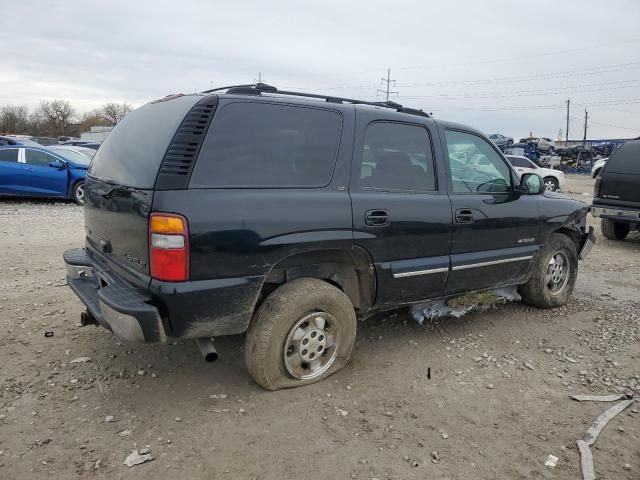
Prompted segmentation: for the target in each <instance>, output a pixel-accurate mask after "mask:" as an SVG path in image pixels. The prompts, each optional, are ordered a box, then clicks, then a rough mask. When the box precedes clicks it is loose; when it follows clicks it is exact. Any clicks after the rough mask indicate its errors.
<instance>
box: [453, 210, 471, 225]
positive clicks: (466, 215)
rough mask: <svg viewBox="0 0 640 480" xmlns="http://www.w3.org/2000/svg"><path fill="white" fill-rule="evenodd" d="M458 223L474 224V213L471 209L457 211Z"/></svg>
mask: <svg viewBox="0 0 640 480" xmlns="http://www.w3.org/2000/svg"><path fill="white" fill-rule="evenodd" d="M456 222H458V223H473V211H472V210H471V209H469V208H460V209H458V210H456Z"/></svg>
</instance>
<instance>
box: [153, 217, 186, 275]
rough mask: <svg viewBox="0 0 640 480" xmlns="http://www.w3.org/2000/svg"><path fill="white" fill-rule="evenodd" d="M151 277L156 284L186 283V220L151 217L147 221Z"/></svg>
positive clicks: (181, 218) (182, 218)
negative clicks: (167, 282) (162, 281)
mask: <svg viewBox="0 0 640 480" xmlns="http://www.w3.org/2000/svg"><path fill="white" fill-rule="evenodd" d="M149 259H150V264H151V276H152V277H153V278H155V279H157V280H165V281H170V282H184V281H185V280H188V279H189V229H188V227H187V219H186V218H184V217H183V216H182V215H177V214H174V213H152V214H151V217H150V219H149Z"/></svg>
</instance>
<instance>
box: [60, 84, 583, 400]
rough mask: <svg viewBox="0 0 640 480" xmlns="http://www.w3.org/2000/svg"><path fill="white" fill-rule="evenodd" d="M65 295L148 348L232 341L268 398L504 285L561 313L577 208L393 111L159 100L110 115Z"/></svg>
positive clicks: (262, 99)
mask: <svg viewBox="0 0 640 480" xmlns="http://www.w3.org/2000/svg"><path fill="white" fill-rule="evenodd" d="M85 196H86V202H85V207H84V208H85V223H86V227H85V229H86V245H85V249H76V250H70V251H67V252H65V254H64V260H65V263H66V267H67V275H68V277H67V278H68V283H69V286H70V287H71V288H72V289H73V291H74V292H75V293H76V294H77V295H78V296H79V297H80V299H81V300H82V301H83V303H84V304H85V305H86V306H87V309H88V312H85V313H84V314H83V322H84V323H92V322H95V321H97V322H98V323H99V324H101V325H102V326H104V327H106V328H107V329H109V330H111V331H112V332H113V333H115V334H116V335H118V336H120V337H123V338H126V339H129V340H138V341H146V342H166V341H167V340H168V339H175V338H183V339H184V338H193V339H196V340H197V343H198V345H199V347H200V349H201V351H202V352H203V355H205V358H207V359H211V360H212V359H215V357H216V356H217V354H216V353H215V350H214V349H213V345H212V343H211V337H215V336H219V335H232V334H240V333H243V332H247V333H246V345H245V356H246V363H247V366H248V369H249V372H250V374H251V375H252V377H253V378H254V379H255V380H256V382H258V383H259V384H260V385H262V386H263V387H265V388H267V389H278V388H283V387H294V386H299V385H304V384H308V383H312V382H315V381H317V380H319V379H322V378H325V377H327V376H328V375H330V374H332V373H334V372H336V371H338V370H340V369H341V368H342V367H343V366H344V365H345V364H346V362H347V360H348V358H349V356H350V354H351V350H352V348H353V344H354V340H355V335H356V320H357V319H358V318H364V317H366V316H368V315H370V314H371V313H374V312H379V311H382V310H386V309H391V308H395V307H399V306H406V305H411V304H416V303H424V302H425V301H432V300H436V299H438V300H442V299H445V298H447V297H453V296H457V295H460V294H463V293H464V292H468V291H472V290H473V291H479V290H489V289H494V288H497V287H501V286H507V285H519V286H520V287H519V290H520V293H521V295H522V297H523V299H524V301H525V302H527V303H529V304H532V305H536V306H539V307H542V308H549V307H556V306H559V305H563V304H565V303H566V302H567V299H568V297H569V295H570V294H571V291H572V289H573V286H574V283H575V280H576V275H577V270H578V258H579V257H580V258H583V257H584V256H585V255H586V254H587V253H588V251H589V249H590V247H591V246H592V244H593V241H594V240H595V239H594V236H593V229H587V224H586V214H587V211H588V206H587V205H585V204H583V203H581V202H577V201H574V200H571V199H569V198H567V197H565V196H563V195H560V194H558V193H549V192H546V193H545V192H544V188H543V185H542V180H541V178H540V177H539V176H537V175H535V174H524V175H523V176H522V178H521V180H520V181H518V176H517V175H516V174H515V172H514V171H513V170H512V169H511V167H510V166H509V163H508V162H507V161H506V160H505V158H504V156H503V155H502V153H501V152H500V151H499V150H498V148H497V147H496V146H495V145H494V144H493V143H492V142H491V141H489V140H488V139H487V138H486V137H485V136H484V135H483V134H481V133H480V132H478V131H477V130H474V129H472V128H469V127H466V126H463V125H458V124H454V123H449V122H444V121H440V120H434V119H433V118H430V117H429V116H428V115H427V114H425V113H423V112H421V111H418V110H412V109H407V108H403V107H402V106H401V105H398V104H395V103H391V102H389V103H370V102H364V101H358V100H353V99H343V98H335V97H324V96H321V95H312V94H304V93H296V92H284V91H279V90H276V89H275V88H274V87H270V86H267V85H263V84H258V85H253V86H239V87H227V88H226V89H224V93H223V90H222V89H219V90H210V91H208V92H204V93H201V94H193V95H173V96H169V97H166V98H163V99H161V100H157V101H153V102H151V103H149V104H147V105H144V106H142V107H140V108H139V109H137V110H136V111H134V112H132V113H130V114H129V115H127V116H126V117H125V118H124V120H123V121H122V122H120V123H119V124H118V126H117V127H115V128H114V130H113V131H112V132H111V133H110V134H109V136H108V137H107V138H106V140H105V141H104V143H103V144H102V146H101V147H100V150H98V153H97V154H96V156H95V157H94V159H93V162H92V164H91V167H90V169H89V171H88V175H87V180H86V187H85Z"/></svg>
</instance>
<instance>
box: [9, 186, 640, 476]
mask: <svg viewBox="0 0 640 480" xmlns="http://www.w3.org/2000/svg"><path fill="white" fill-rule="evenodd" d="M592 188H593V180H592V179H591V178H589V177H578V176H568V186H567V191H568V192H570V194H571V195H572V196H574V197H576V198H579V199H581V200H583V201H585V202H590V200H591V196H590V193H591V191H592ZM82 222H83V218H82V210H81V209H80V208H79V207H76V206H74V205H72V204H68V203H55V202H44V201H43V202H35V201H34V202H18V201H7V200H3V201H1V202H0V239H1V243H2V248H1V249H0V479H6V480H9V479H25V480H26V479H29V480H31V479H40V478H56V479H57V478H60V479H67V478H70V479H73V478H105V479H106V478H109V479H114V478H154V479H157V480H163V479H174V478H180V479H205V478H206V479H227V478H228V479H236V478H237V479H253V478H255V479H282V478H305V479H321V478H323V479H324V478H332V479H349V478H356V479H374V478H377V479H380V480H382V479H425V478H429V479H538V478H550V479H577V478H581V476H580V467H579V454H578V451H577V448H576V444H575V441H576V439H579V438H582V437H583V435H584V433H585V432H586V430H587V428H588V427H589V425H590V424H591V422H592V421H593V420H594V419H595V418H596V417H597V416H598V415H599V414H600V413H601V412H602V411H604V410H605V409H606V408H607V407H609V406H611V404H603V403H594V402H585V403H578V402H575V401H573V400H571V399H569V395H570V394H576V393H597V394H605V393H617V392H629V393H635V395H636V396H639V395H640V367H639V365H640V309H639V307H640V295H639V294H638V292H640V235H638V234H637V233H635V234H633V235H632V236H631V237H630V238H629V239H627V240H626V241H624V242H611V241H608V240H606V239H604V238H603V237H602V236H599V239H598V244H597V246H596V247H595V248H594V250H593V251H592V254H591V256H590V258H588V260H587V261H585V262H582V263H581V265H580V269H581V270H580V273H579V276H578V283H577V286H576V289H575V291H574V294H573V297H572V299H571V301H570V303H569V305H568V306H567V307H565V308H559V309H556V310H551V311H542V310H537V309H535V308H530V307H527V306H525V305H523V304H520V303H513V304H509V305H505V306H502V307H499V308H497V309H495V310H490V311H487V312H483V313H472V314H469V315H467V316H464V317H462V318H459V319H450V320H443V321H440V322H435V323H430V324H428V325H427V326H425V327H419V326H418V325H417V324H416V322H414V321H413V320H412V319H411V318H410V316H409V315H408V313H407V311H406V310H401V311H398V312H396V313H393V314H388V315H385V316H379V317H377V318H372V319H369V320H367V321H366V322H363V323H361V324H360V325H359V333H358V340H357V345H356V348H355V350H354V354H353V358H352V361H351V362H350V364H349V365H348V367H347V368H346V369H345V370H344V371H342V372H340V373H338V374H336V375H334V376H333V377H331V378H329V379H328V380H326V381H324V382H321V383H319V384H316V385H312V386H309V387H305V388H301V389H295V390H287V391H279V392H272V393H271V392H266V391H263V390H261V389H260V388H259V387H258V386H257V385H255V384H254V383H253V382H252V381H251V379H250V378H249V376H248V374H247V372H246V370H245V367H244V360H243V353H242V344H243V338H242V337H240V336H238V337H229V338H219V339H217V341H216V345H217V348H218V351H219V353H220V355H221V358H220V360H218V362H216V363H214V364H206V363H204V362H203V361H202V359H201V357H200V354H199V353H198V351H197V349H196V346H195V344H194V343H193V342H179V343H177V344H174V345H140V344H126V343H123V342H122V341H120V340H118V339H117V338H115V337H114V336H113V335H111V334H110V333H108V332H107V331H106V330H104V329H101V328H96V327H92V326H90V327H79V326H78V323H79V316H80V312H81V310H82V307H81V304H80V302H79V301H78V300H77V299H76V297H75V296H74V295H73V293H72V292H71V290H69V288H68V287H67V286H65V277H64V268H63V264H62V252H63V251H64V250H65V249H67V248H71V247H74V246H81V245H82V241H83V223H82ZM594 223H595V222H594ZM597 230H598V232H599V227H598V228H597ZM47 332H51V334H52V336H49V335H47ZM81 357H89V358H90V359H91V360H90V361H88V362H86V363H74V362H73V360H74V359H78V358H81ZM429 371H430V376H429V375H428V372H429ZM639 409H640V404H638V403H637V402H636V403H634V404H633V405H631V407H629V408H628V409H627V410H625V411H624V412H623V413H621V414H620V415H618V416H617V417H616V418H615V419H614V420H613V421H612V422H611V423H609V425H608V426H607V427H606V429H605V430H604V431H603V433H602V434H601V436H600V438H599V439H598V441H597V443H596V445H595V446H594V447H593V448H592V450H593V455H594V462H595V468H596V473H597V474H598V478H602V479H612V480H619V479H640V410H639ZM107 417H109V418H107ZM107 420H113V421H107ZM135 448H137V449H145V448H148V449H149V450H150V452H151V455H153V457H154V459H153V460H152V461H150V462H147V463H144V464H141V465H137V466H134V467H132V468H128V467H127V466H125V465H123V462H124V459H125V457H127V455H129V453H130V452H131V450H132V449H135ZM549 454H553V455H555V456H557V457H558V458H559V460H558V464H557V466H556V467H555V468H554V469H551V468H549V467H545V466H544V463H545V460H546V459H547V456H548V455H549Z"/></svg>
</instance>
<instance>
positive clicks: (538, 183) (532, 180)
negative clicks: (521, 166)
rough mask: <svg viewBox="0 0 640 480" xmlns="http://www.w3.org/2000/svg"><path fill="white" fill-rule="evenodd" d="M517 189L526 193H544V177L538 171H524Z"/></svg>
mask: <svg viewBox="0 0 640 480" xmlns="http://www.w3.org/2000/svg"><path fill="white" fill-rule="evenodd" d="M517 190H518V191H519V192H520V193H522V194H524V195H540V194H541V193H544V183H543V181H542V177H541V176H540V175H538V174H537V173H523V174H522V176H521V177H520V185H519V186H518V189H517Z"/></svg>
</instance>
